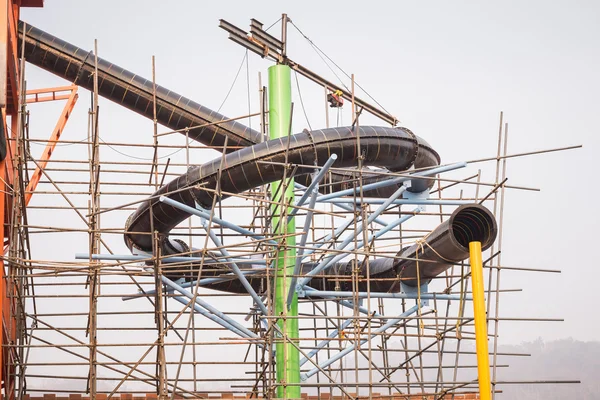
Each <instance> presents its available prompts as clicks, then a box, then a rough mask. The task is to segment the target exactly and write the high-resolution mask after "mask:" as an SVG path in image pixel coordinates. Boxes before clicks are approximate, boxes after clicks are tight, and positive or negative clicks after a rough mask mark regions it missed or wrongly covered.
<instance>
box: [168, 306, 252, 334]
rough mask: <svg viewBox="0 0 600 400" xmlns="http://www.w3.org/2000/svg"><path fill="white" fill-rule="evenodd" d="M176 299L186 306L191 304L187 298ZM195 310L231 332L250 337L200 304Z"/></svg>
mask: <svg viewBox="0 0 600 400" xmlns="http://www.w3.org/2000/svg"><path fill="white" fill-rule="evenodd" d="M174 299H175V300H176V301H178V302H180V303H181V304H183V305H184V306H188V307H189V306H190V305H191V303H190V302H188V301H185V299H184V298H183V297H174ZM194 311H195V312H197V313H198V314H200V315H202V316H204V317H206V318H208V319H210V320H211V321H213V322H215V323H216V324H218V325H221V326H222V327H223V328H225V329H229V330H230V331H231V332H233V333H235V334H236V335H239V336H241V337H243V338H250V336H248V335H246V334H245V333H244V332H242V331H240V330H239V329H237V328H236V327H234V326H233V325H231V324H229V323H227V322H225V321H223V320H222V319H221V318H219V317H217V316H216V315H213V314H211V313H209V312H208V311H206V310H204V309H202V308H201V307H200V306H199V305H198V304H194Z"/></svg>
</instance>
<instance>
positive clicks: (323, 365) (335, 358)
mask: <svg viewBox="0 0 600 400" xmlns="http://www.w3.org/2000/svg"><path fill="white" fill-rule="evenodd" d="M418 309H419V305H418V304H417V305H416V306H414V307H412V308H410V309H409V310H407V311H406V312H404V313H402V314H400V315H399V316H398V318H394V319H392V320H389V321H388V322H387V323H385V324H384V325H383V326H381V327H380V328H377V329H375V330H374V331H372V332H371V338H373V337H375V336H376V335H378V334H380V333H382V332H385V331H386V330H387V329H389V328H391V327H392V326H394V325H396V324H398V323H399V322H400V321H402V320H403V319H405V318H407V317H409V316H410V315H412V314H413V313H415V312H416V311H417V310H418ZM404 324H406V322H405V323H404ZM400 326H402V325H400ZM367 340H368V339H362V340H361V341H360V344H357V343H356V342H355V343H353V344H351V345H350V346H348V347H346V348H345V349H344V350H342V351H340V352H339V353H337V354H336V355H335V356H333V357H331V358H330V359H329V360H326V361H323V362H322V363H320V364H319V368H316V367H315V368H313V369H311V370H310V371H308V372H306V373H304V374H302V375H301V376H300V377H301V378H302V380H303V381H305V380H307V379H308V378H310V377H311V376H313V375H314V374H316V373H317V372H319V369H324V368H327V367H328V366H330V365H331V364H333V363H334V362H336V361H338V360H339V359H341V358H343V357H344V356H346V355H347V354H348V353H350V352H352V351H354V349H355V348H356V347H357V345H358V346H362V345H363V344H365V343H366V342H367Z"/></svg>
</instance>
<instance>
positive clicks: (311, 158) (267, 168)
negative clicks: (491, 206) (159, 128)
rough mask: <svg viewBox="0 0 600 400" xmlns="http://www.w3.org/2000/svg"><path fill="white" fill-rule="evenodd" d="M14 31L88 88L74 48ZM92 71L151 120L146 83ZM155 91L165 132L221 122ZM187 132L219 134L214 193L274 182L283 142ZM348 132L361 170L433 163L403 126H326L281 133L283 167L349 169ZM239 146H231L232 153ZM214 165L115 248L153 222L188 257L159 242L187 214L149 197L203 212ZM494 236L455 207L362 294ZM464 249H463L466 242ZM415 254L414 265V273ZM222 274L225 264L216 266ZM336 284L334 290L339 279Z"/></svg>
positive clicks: (208, 138)
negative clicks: (330, 162) (221, 150)
mask: <svg viewBox="0 0 600 400" xmlns="http://www.w3.org/2000/svg"><path fill="white" fill-rule="evenodd" d="M19 29H20V45H24V46H25V49H24V50H25V52H24V53H25V58H26V60H27V61H28V62H30V63H32V64H34V65H36V66H38V67H41V68H43V69H45V70H47V71H49V72H52V73H54V74H56V75H58V76H61V77H63V78H65V79H67V80H69V81H71V82H73V83H75V84H77V85H79V86H82V87H84V88H86V89H89V90H91V89H92V87H93V74H92V72H93V71H94V57H93V53H91V52H88V51H85V50H82V49H81V48H78V47H76V46H74V45H72V44H70V43H67V42H65V41H63V40H61V39H59V38H57V37H55V36H52V35H50V34H48V33H46V32H43V31H42V30H40V29H37V28H35V27H33V26H31V25H26V28H25V29H24V24H23V23H22V22H20V23H19ZM24 30H25V32H24ZM98 74H99V94H100V95H101V96H103V97H105V98H107V99H109V100H111V101H114V102H116V103H118V104H120V105H123V106H124V107H126V108H128V109H130V110H132V111H135V112H137V113H138V114H140V115H143V116H145V117H147V118H152V117H153V110H152V97H153V83H152V81H149V80H147V79H144V78H142V77H140V76H137V75H135V74H133V73H131V72H129V71H127V70H125V69H123V68H121V67H118V66H116V65H114V64H112V63H110V62H108V61H106V60H103V59H98ZM156 94H157V120H158V123H160V124H161V125H164V126H167V127H168V128H170V129H173V130H182V133H185V130H186V128H189V127H194V126H198V125H205V124H209V123H216V122H219V121H224V120H227V119H228V118H227V117H225V116H223V115H221V114H218V113H216V112H215V111H212V110H210V109H208V108H206V107H204V106H202V105H200V104H198V103H195V102H194V101H192V100H190V99H187V98H185V97H183V96H181V95H178V94H176V93H174V92H171V91H170V90H168V89H166V88H164V87H161V86H157V87H156ZM188 134H189V137H190V138H192V139H194V140H196V141H198V142H200V143H202V144H205V145H207V146H214V147H217V148H218V147H221V146H223V145H224V144H225V140H226V138H227V141H228V147H227V152H228V154H227V155H226V156H225V159H224V161H225V162H224V168H223V171H222V180H221V190H222V191H224V192H230V193H242V192H244V191H246V190H249V189H252V188H254V187H256V186H260V185H264V184H267V183H270V182H274V181H276V180H279V179H281V178H282V177H283V171H282V168H281V167H280V166H277V165H274V164H272V162H275V163H280V162H284V160H285V152H286V148H287V139H275V140H271V141H267V142H262V143H259V142H260V133H259V132H257V131H254V130H251V129H249V128H248V127H246V126H244V125H243V124H240V123H238V122H235V121H228V122H223V123H219V124H218V125H211V126H204V127H202V128H190V129H189V130H188ZM358 136H360V152H361V153H362V154H363V156H364V163H365V165H368V166H376V167H381V168H387V169H388V170H390V171H393V172H402V171H407V170H409V169H413V168H415V169H422V168H428V167H435V166H437V165H439V163H440V158H439V156H438V154H437V153H436V152H435V151H434V150H433V149H432V148H431V147H430V146H429V144H428V143H427V142H425V141H424V140H423V139H421V138H419V137H417V136H416V135H414V134H413V133H412V132H411V131H410V130H408V129H406V128H384V127H372V126H364V127H360V128H351V127H343V128H330V129H324V130H316V131H312V132H308V131H304V132H302V133H299V134H296V135H294V136H292V137H291V142H290V146H289V155H288V162H289V163H292V164H302V165H318V166H320V165H323V163H325V162H326V160H327V159H328V158H329V157H330V155H331V154H334V153H335V154H337V155H338V160H337V161H336V163H335V165H334V166H335V167H337V168H345V167H353V166H355V165H356V159H357V157H358V156H359V148H358V145H357V137H358ZM240 147H241V149H239V150H236V149H238V148H240ZM265 161H266V163H265ZM219 165H220V158H219V159H215V160H213V161H211V162H208V163H205V164H203V165H201V166H198V167H195V168H192V169H190V171H188V172H187V173H186V174H184V175H182V176H180V177H179V178H177V179H175V180H173V181H171V182H170V183H168V184H167V185H165V186H163V187H162V188H161V189H159V190H158V192H157V193H155V196H156V197H155V196H153V199H151V200H147V201H146V202H145V203H143V204H142V205H141V206H140V207H139V208H138V210H137V211H136V212H135V213H134V214H133V215H132V216H131V217H130V218H129V219H128V221H127V227H126V233H125V242H126V244H127V245H128V247H129V248H130V249H134V248H136V249H139V250H142V251H151V248H152V245H151V235H150V226H151V225H153V226H154V229H156V230H158V231H159V232H160V233H161V234H162V235H163V237H165V239H164V240H163V249H162V250H163V254H165V255H168V254H174V253H178V252H185V251H189V249H186V248H185V245H184V244H183V243H182V242H179V241H175V240H170V239H168V238H167V235H168V233H169V232H170V230H171V229H172V228H174V227H175V226H176V225H177V224H179V223H180V222H181V221H183V220H184V219H185V218H187V217H188V216H189V214H188V213H186V212H184V211H182V210H181V209H178V208H175V207H172V206H169V205H166V204H164V203H162V202H160V201H158V195H163V194H165V195H166V196H168V197H170V198H172V199H173V200H176V201H178V202H180V203H183V204H186V205H189V206H192V207H194V206H195V204H199V205H201V206H203V207H210V206H211V205H212V196H213V192H211V191H206V190H202V189H201V187H202V188H208V189H214V188H215V187H216V178H217V172H218V168H219ZM312 172H313V169H312V168H299V169H297V171H296V176H297V177H298V178H299V181H300V182H307V178H308V176H309V174H310V173H312ZM302 178H304V180H302ZM334 178H335V179H337V180H338V181H339V182H340V183H339V184H336V185H334V186H333V190H334V191H337V190H343V189H346V188H350V187H352V183H344V181H346V180H347V178H348V176H347V175H344V174H334ZM381 179H383V178H367V179H366V181H367V183H371V182H375V181H378V180H381ZM431 184H432V181H431V180H427V179H422V178H421V179H413V181H412V182H411V186H410V188H409V189H408V190H409V191H412V192H420V191H423V190H425V189H427V187H429V186H431ZM200 185H201V186H200ZM397 189H398V186H394V185H391V186H385V187H382V188H379V189H375V190H371V191H367V192H366V193H365V196H370V197H389V196H390V195H391V194H392V193H393V192H394V191H396V190H397ZM173 192H175V193H173ZM150 210H152V211H150ZM150 215H153V218H154V220H153V221H152V222H153V223H151V221H150ZM495 236H496V222H495V220H494V218H493V216H492V214H491V213H490V212H489V211H488V210H487V209H486V208H484V207H482V206H479V205H467V206H463V207H460V208H459V209H457V210H456V211H455V212H454V214H453V215H452V217H451V218H450V219H449V220H448V221H446V222H444V223H443V224H442V225H440V226H439V227H438V228H436V229H435V230H434V231H433V232H432V233H431V234H430V235H428V237H426V238H425V239H424V241H423V242H422V243H419V244H417V245H415V246H413V247H411V248H408V249H405V250H404V251H401V252H400V253H399V254H398V259H399V261H396V260H394V259H377V260H372V261H371V262H370V272H371V277H372V278H373V279H374V283H371V290H373V291H382V292H387V291H390V290H392V289H394V288H395V285H397V282H395V281H393V280H384V281H381V282H377V280H376V278H378V277H379V278H398V277H399V278H400V279H402V281H403V282H404V283H406V284H408V285H416V284H417V282H418V281H420V282H421V283H425V282H426V281H428V280H430V279H432V278H433V277H435V276H436V275H438V274H439V273H441V272H442V271H444V270H445V269H447V268H448V267H449V266H450V265H452V264H453V263H456V262H460V261H462V260H464V259H466V258H467V257H468V241H469V240H479V241H481V242H482V247H483V249H484V250H485V249H486V248H488V247H489V246H490V245H491V244H492V243H493V241H494V239H495ZM465 243H467V245H466V246H465ZM465 249H466V250H465ZM417 258H418V259H420V263H419V265H418V267H417V261H416V259H417ZM190 266H191V267H192V268H193V263H190ZM314 267H315V265H314V264H311V263H305V264H303V265H302V268H301V273H307V272H309V271H310V270H311V269H312V268H314ZM223 268H225V269H226V268H227V267H226V266H223ZM351 268H352V262H349V263H337V264H335V265H334V266H333V267H332V268H330V269H329V270H326V271H323V272H322V275H328V274H329V275H344V274H350V271H351ZM361 268H363V267H361ZM417 271H418V275H419V276H418V278H417ZM249 281H250V283H251V284H252V286H253V287H258V285H259V284H260V279H257V278H254V279H253V278H252V277H251V275H250V278H249ZM341 284H342V286H343V285H344V283H341ZM336 285H337V287H338V288H339V285H340V282H337V281H336V279H334V278H333V277H332V278H331V279H314V280H313V281H312V282H311V286H313V287H314V288H315V289H319V288H321V289H332V288H333V287H335V286H336ZM373 285H375V286H373ZM207 287H211V288H214V289H218V290H225V291H229V292H235V293H243V292H245V289H244V288H243V287H242V286H241V285H240V283H239V281H238V280H230V281H225V282H217V283H213V284H208V285H207ZM360 290H362V289H360Z"/></svg>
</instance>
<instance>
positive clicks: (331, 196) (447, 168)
mask: <svg viewBox="0 0 600 400" xmlns="http://www.w3.org/2000/svg"><path fill="white" fill-rule="evenodd" d="M466 166H467V163H466V162H459V163H454V164H450V165H444V166H442V167H436V168H432V169H430V170H427V171H419V172H415V173H414V174H410V176H406V177H399V178H392V179H388V180H385V181H379V182H375V183H369V184H367V185H363V186H362V190H363V191H368V190H373V189H378V188H382V187H386V186H390V185H395V184H398V183H403V182H407V181H410V180H411V179H412V178H411V177H415V176H423V177H425V176H431V175H437V174H441V173H442V172H448V171H453V170H455V169H459V168H464V167H466ZM360 189H361V188H360V187H356V188H351V189H346V190H340V191H338V192H334V193H330V194H324V195H322V196H319V198H318V199H317V201H318V202H323V201H325V200H329V199H335V198H338V197H342V196H353V195H354V194H356V193H358V192H359V191H360Z"/></svg>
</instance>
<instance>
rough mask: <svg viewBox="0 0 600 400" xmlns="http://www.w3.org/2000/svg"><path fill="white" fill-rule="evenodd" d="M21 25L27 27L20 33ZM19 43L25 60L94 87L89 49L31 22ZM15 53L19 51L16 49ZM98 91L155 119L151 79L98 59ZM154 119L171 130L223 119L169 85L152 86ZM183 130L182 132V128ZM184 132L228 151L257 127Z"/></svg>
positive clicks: (256, 137)
mask: <svg viewBox="0 0 600 400" xmlns="http://www.w3.org/2000/svg"><path fill="white" fill-rule="evenodd" d="M23 30H26V32H23ZM19 45H20V46H23V45H24V46H25V49H24V50H25V59H26V60H27V62H29V63H31V64H34V65H36V66H38V67H40V68H43V69H45V70H46V71H49V72H52V73H53V74H55V75H58V76H60V77H62V78H64V79H66V80H68V81H70V82H73V83H74V84H76V85H78V86H81V87H84V88H86V89H88V90H93V88H94V70H95V68H94V58H95V57H94V53H93V52H91V51H86V50H84V49H81V48H79V47H77V46H74V45H72V44H70V43H67V42H65V41H64V40H61V39H59V38H57V37H56V36H53V35H51V34H49V33H47V32H44V31H42V30H41V29H38V28H36V27H34V26H31V25H29V24H27V25H26V24H25V23H23V22H22V21H19ZM19 54H21V50H20V49H19ZM98 93H99V95H100V96H102V97H104V98H107V99H109V100H111V101H114V102H115V103H117V104H119V105H122V106H123V107H125V108H128V109H129V110H131V111H134V112H136V113H138V114H140V115H143V116H144V117H147V118H149V119H153V118H154V112H153V107H152V100H153V84H152V81H151V80H148V79H145V78H143V77H141V76H139V75H136V74H134V73H132V72H130V71H127V70H126V69H124V68H121V67H119V66H118V65H115V64H112V63H110V62H108V61H106V60H104V59H102V58H98ZM156 119H157V121H158V123H159V124H161V125H164V126H167V127H169V128H170V129H173V130H180V129H181V130H184V129H186V128H188V127H194V126H199V125H205V124H208V123H216V122H219V121H223V120H227V119H228V118H227V117H225V116H223V115H221V114H219V113H217V112H215V111H213V110H210V109H208V108H206V107H204V106H202V105H200V104H198V103H196V102H194V101H193V100H190V99H188V98H185V97H183V96H182V95H179V94H177V93H175V92H172V91H170V90H169V89H167V88H165V87H162V86H158V85H157V86H156ZM182 133H184V134H185V132H182ZM189 137H190V138H191V139H194V140H196V141H198V142H200V143H202V144H204V145H206V146H217V147H220V146H223V145H224V143H225V137H227V138H228V143H227V147H228V149H229V150H228V151H233V150H235V148H236V147H240V146H241V147H246V146H251V145H253V144H255V143H258V142H260V132H257V131H255V130H252V129H250V128H248V127H247V126H245V125H243V124H240V123H239V122H235V121H229V122H223V123H220V124H219V125H218V126H214V125H213V126H206V127H203V128H192V129H189Z"/></svg>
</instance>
